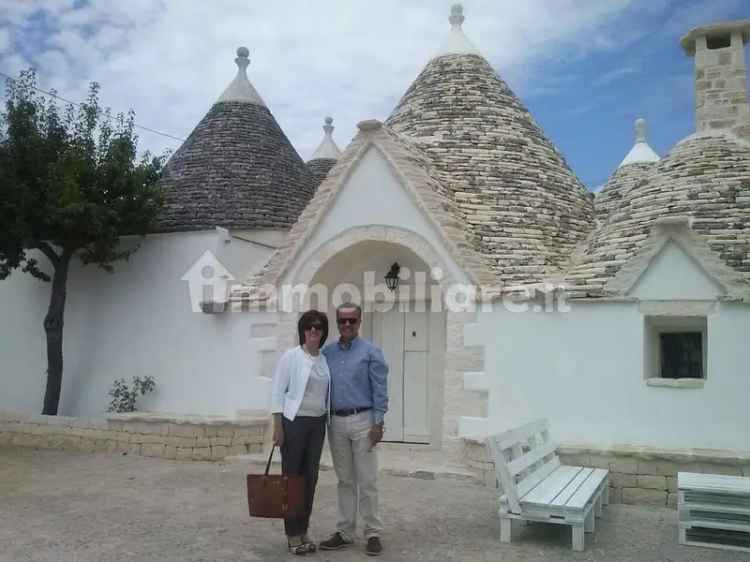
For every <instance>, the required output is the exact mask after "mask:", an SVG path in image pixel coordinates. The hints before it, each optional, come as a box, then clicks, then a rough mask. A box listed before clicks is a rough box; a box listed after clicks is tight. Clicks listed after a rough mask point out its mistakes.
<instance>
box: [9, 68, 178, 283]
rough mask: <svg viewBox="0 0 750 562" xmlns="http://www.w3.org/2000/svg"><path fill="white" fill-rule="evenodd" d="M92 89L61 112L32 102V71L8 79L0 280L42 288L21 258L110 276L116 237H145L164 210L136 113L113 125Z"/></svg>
mask: <svg viewBox="0 0 750 562" xmlns="http://www.w3.org/2000/svg"><path fill="white" fill-rule="evenodd" d="M98 93H99V85H98V84H96V83H92V84H91V87H90V89H89V95H88V98H87V99H86V101H85V102H84V103H82V104H80V106H73V105H68V106H67V107H65V108H64V109H62V110H61V109H60V108H59V107H58V105H57V102H56V101H54V100H52V99H50V98H47V97H45V96H44V95H42V94H40V93H38V91H37V90H36V75H35V73H34V71H33V70H28V71H24V72H21V74H20V76H19V78H18V79H16V80H9V81H8V86H7V101H6V104H5V112H4V113H2V114H0V224H2V225H3V227H2V229H0V279H4V278H5V277H7V276H8V275H10V273H11V271H13V270H14V269H16V268H20V269H21V270H22V271H26V272H28V273H31V274H32V275H34V276H35V277H37V278H39V279H42V280H45V281H49V280H50V276H49V275H48V274H46V273H45V272H44V271H42V270H41V269H40V268H39V264H38V263H37V261H36V260H35V259H34V258H33V257H32V256H31V255H29V254H28V253H27V252H28V250H31V249H38V250H41V251H42V252H43V253H44V254H45V255H46V256H47V257H48V258H49V259H50V261H51V262H52V264H53V265H56V264H55V259H56V258H58V257H59V256H62V255H78V257H79V258H80V259H81V260H82V261H83V263H94V264H96V265H97V266H99V267H101V268H102V269H105V270H107V271H112V262H114V261H117V260H119V259H123V258H124V259H127V258H128V257H129V256H130V255H131V254H132V253H133V252H134V251H135V250H136V249H137V247H135V248H130V249H122V248H120V246H119V236H122V235H125V234H140V235H143V234H146V233H147V232H148V231H149V230H150V229H151V228H152V226H153V224H154V221H155V219H156V217H157V215H158V213H159V210H160V208H161V205H162V198H161V195H160V192H159V190H158V187H157V181H158V178H159V173H160V171H161V168H162V164H163V161H164V157H160V158H152V157H151V156H150V155H149V154H148V153H146V154H145V155H144V156H143V157H142V158H138V154H137V136H136V135H135V133H134V127H135V122H134V114H133V113H132V111H131V112H129V113H128V114H127V115H123V114H118V115H116V116H113V115H112V114H111V112H110V110H109V109H103V108H102V107H101V106H100V105H99V99H98Z"/></svg>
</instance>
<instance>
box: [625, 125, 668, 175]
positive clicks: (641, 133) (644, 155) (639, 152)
mask: <svg viewBox="0 0 750 562" xmlns="http://www.w3.org/2000/svg"><path fill="white" fill-rule="evenodd" d="M647 133H648V125H647V123H646V120H645V119H636V121H635V144H634V145H633V148H631V149H630V152H628V154H627V155H626V156H625V158H624V159H623V161H622V162H620V165H619V166H618V167H619V168H622V167H623V166H625V165H627V164H636V163H638V162H658V161H659V160H660V158H659V155H658V154H657V153H656V152H654V149H653V148H651V147H650V146H649V144H648V141H647V140H646V137H647Z"/></svg>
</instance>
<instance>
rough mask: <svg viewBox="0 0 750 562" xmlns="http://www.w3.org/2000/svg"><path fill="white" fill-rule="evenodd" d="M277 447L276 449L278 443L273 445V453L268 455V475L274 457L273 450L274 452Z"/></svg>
mask: <svg viewBox="0 0 750 562" xmlns="http://www.w3.org/2000/svg"><path fill="white" fill-rule="evenodd" d="M275 449H276V445H274V446H273V447H271V454H270V455H268V463H267V464H266V476H268V471H269V470H270V468H271V459H272V458H273V452H274V450H275Z"/></svg>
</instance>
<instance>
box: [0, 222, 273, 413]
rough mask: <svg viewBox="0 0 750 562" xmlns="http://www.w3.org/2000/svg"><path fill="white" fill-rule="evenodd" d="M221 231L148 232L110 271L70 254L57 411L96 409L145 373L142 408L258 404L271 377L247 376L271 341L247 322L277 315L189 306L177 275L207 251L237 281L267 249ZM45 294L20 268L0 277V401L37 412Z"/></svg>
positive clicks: (225, 409)
mask: <svg viewBox="0 0 750 562" xmlns="http://www.w3.org/2000/svg"><path fill="white" fill-rule="evenodd" d="M224 239H225V237H223V236H220V233H217V232H215V231H207V232H198V233H181V234H167V235H153V236H149V237H148V238H147V239H146V240H144V241H142V244H141V248H140V249H139V250H138V251H137V252H136V253H135V254H134V255H133V256H132V257H131V259H130V261H128V262H121V263H118V264H116V266H115V273H114V274H112V275H110V274H108V273H106V272H103V271H101V270H98V269H96V268H94V267H92V266H87V267H82V266H81V265H80V263H78V262H74V265H73V266H72V267H71V272H70V277H69V281H68V300H67V306H66V317H65V331H64V348H63V351H64V361H65V365H64V374H63V389H62V398H61V402H60V414H62V415H71V416H95V415H101V414H102V413H103V412H104V410H105V409H106V407H107V405H108V403H109V399H110V398H109V397H108V396H107V392H108V391H109V389H110V388H111V387H112V382H113V381H114V380H115V379H117V378H121V377H122V378H125V379H126V380H127V381H130V379H131V377H133V376H144V375H152V376H154V377H155V378H156V381H157V387H156V392H155V393H154V394H152V395H149V396H148V397H146V398H144V399H142V400H141V401H140V403H139V404H140V407H141V409H144V410H155V411H160V412H174V413H190V414H217V415H234V414H235V412H236V411H237V410H240V409H242V410H262V409H265V408H266V404H267V400H268V394H269V392H270V388H267V387H268V381H266V380H265V379H256V376H257V375H258V374H259V372H258V371H259V368H260V367H259V362H260V352H261V351H262V349H259V348H261V347H264V346H265V347H268V341H267V340H268V338H251V326H252V325H254V324H268V323H272V322H274V318H272V317H271V315H270V314H260V313H224V314H220V315H208V314H203V313H201V312H193V311H192V309H191V301H190V297H189V287H188V283H187V282H186V281H183V280H181V279H182V277H183V275H184V274H185V272H186V271H188V269H189V268H190V267H191V265H192V264H193V263H194V262H195V260H197V259H198V258H200V257H201V255H202V254H204V252H205V251H206V250H210V251H211V252H213V253H214V254H215V255H216V257H217V258H218V259H219V260H220V261H221V263H223V264H224V265H225V266H226V268H227V269H228V270H229V271H230V272H231V273H232V274H233V275H234V277H236V278H238V279H242V278H244V277H245V274H246V272H247V271H248V270H251V269H254V268H256V267H258V266H259V264H261V263H262V262H264V261H265V259H267V257H268V255H269V253H270V251H271V250H269V249H267V248H264V247H261V246H258V245H253V244H248V243H246V242H243V241H239V240H235V239H233V240H232V241H231V242H230V243H226V242H224ZM126 243H133V240H132V239H131V240H130V241H128V242H126ZM41 261H42V263H46V262H44V258H41ZM49 291H50V286H49V284H47V283H42V282H40V281H37V280H36V279H33V278H32V277H31V276H29V275H27V274H22V273H20V272H15V273H13V274H12V275H11V276H10V277H9V278H8V279H7V280H5V281H1V282H0V309H2V310H3V321H2V322H0V388H2V392H0V409H2V408H6V409H11V410H22V411H31V412H37V413H38V412H41V408H42V401H43V397H44V387H45V381H46V365H47V364H46V348H45V337H44V331H43V327H42V322H43V319H44V315H45V313H46V309H47V303H48V300H49V294H50V293H49ZM8 319H12V321H8ZM272 343H273V342H272Z"/></svg>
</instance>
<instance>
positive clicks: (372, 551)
mask: <svg viewBox="0 0 750 562" xmlns="http://www.w3.org/2000/svg"><path fill="white" fill-rule="evenodd" d="M381 552H383V545H382V544H381V543H380V539H379V538H378V537H370V538H369V539H367V547H366V548H365V554H367V555H368V556H380V553H381Z"/></svg>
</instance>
